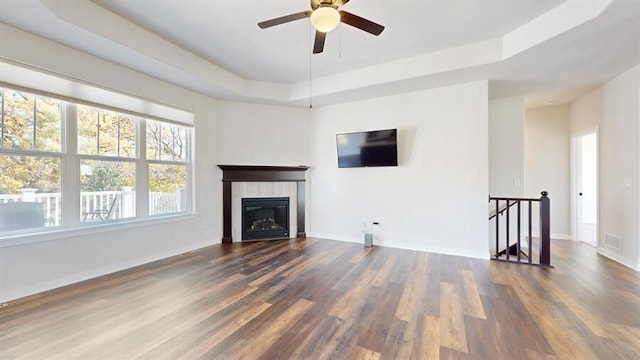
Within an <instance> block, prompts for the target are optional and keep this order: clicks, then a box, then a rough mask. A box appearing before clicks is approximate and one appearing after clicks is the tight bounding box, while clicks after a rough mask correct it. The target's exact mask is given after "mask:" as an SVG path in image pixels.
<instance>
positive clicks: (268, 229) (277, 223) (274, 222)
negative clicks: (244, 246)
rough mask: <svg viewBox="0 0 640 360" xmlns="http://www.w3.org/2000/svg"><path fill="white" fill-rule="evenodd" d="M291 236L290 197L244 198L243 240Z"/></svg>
mask: <svg viewBox="0 0 640 360" xmlns="http://www.w3.org/2000/svg"><path fill="white" fill-rule="evenodd" d="M288 237H289V198H288V197H269V198H242V241H252V240H265V239H282V238H288Z"/></svg>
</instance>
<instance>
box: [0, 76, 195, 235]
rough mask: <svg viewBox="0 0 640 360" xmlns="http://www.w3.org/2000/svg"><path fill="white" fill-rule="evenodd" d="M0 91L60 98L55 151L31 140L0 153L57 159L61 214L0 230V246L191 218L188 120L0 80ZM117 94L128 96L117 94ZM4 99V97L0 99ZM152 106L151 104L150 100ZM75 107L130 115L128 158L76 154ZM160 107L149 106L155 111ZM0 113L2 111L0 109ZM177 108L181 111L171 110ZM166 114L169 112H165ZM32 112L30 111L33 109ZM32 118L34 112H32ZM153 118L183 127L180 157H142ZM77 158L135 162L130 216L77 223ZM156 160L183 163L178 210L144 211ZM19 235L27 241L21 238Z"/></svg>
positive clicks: (189, 133) (78, 202)
mask: <svg viewBox="0 0 640 360" xmlns="http://www.w3.org/2000/svg"><path fill="white" fill-rule="evenodd" d="M0 89H2V90H4V89H10V90H13V91H18V92H25V93H29V94H30V95H34V96H36V99H37V97H48V98H53V99H55V100H59V101H61V104H62V105H61V120H60V121H61V124H60V141H61V149H60V151H59V152H49V151H42V150H36V149H35V146H36V144H37V143H36V142H34V149H31V150H29V149H15V148H5V147H3V146H0V156H35V157H49V158H51V157H53V158H58V159H60V163H61V175H60V177H61V184H60V193H61V195H60V204H61V205H60V207H61V209H60V212H61V214H62V216H61V218H62V220H61V223H60V225H59V226H53V227H52V226H45V227H42V228H32V229H24V230H16V231H4V232H0V247H3V246H7V245H8V246H11V245H15V244H16V243H18V244H19V243H25V242H26V243H29V242H37V241H44V240H49V239H55V238H60V237H64V236H61V235H60V234H63V233H66V234H68V233H77V232H81V233H85V232H86V231H90V229H95V230H99V231H104V229H105V228H108V229H112V228H120V227H123V226H124V227H128V225H127V226H125V224H130V225H131V226H139V225H137V224H140V223H143V222H144V223H146V222H149V221H152V222H164V221H173V220H172V219H174V218H181V217H185V216H187V217H188V216H193V214H194V206H193V181H192V179H193V171H194V166H193V163H192V159H193V150H194V148H193V142H192V137H193V135H194V132H195V129H194V127H193V125H192V124H189V123H182V122H176V121H172V120H169V119H163V118H159V117H158V116H156V115H149V116H146V115H145V114H140V113H137V112H132V111H128V110H126V109H119V108H116V107H113V106H109V105H108V104H95V103H88V102H86V101H82V100H77V99H69V98H67V97H65V96H64V95H60V96H56V95H55V94H50V93H47V92H42V91H38V90H35V89H30V88H24V87H22V86H14V85H10V84H5V83H2V82H0ZM118 96H119V97H122V96H129V95H123V94H118ZM131 99H133V100H137V101H140V99H137V98H134V97H131ZM2 102H4V96H3V97H2ZM151 104H153V103H151ZM77 105H82V106H90V107H94V108H98V109H101V110H105V111H113V112H116V113H122V114H125V115H128V116H132V117H133V118H134V120H135V126H136V144H135V147H136V150H135V153H136V155H135V156H134V157H120V156H110V155H89V154H81V153H80V151H79V149H78V139H79V134H78V122H79V118H78V111H77ZM158 107H160V108H161V107H162V106H160V105H156V106H155V108H154V109H155V110H156V111H157V108H158ZM0 111H3V109H0ZM175 111H177V112H183V111H182V110H177V109H175ZM169 113H171V111H169ZM34 114H35V113H34ZM34 116H35V115H34ZM147 120H153V121H159V122H161V123H163V124H168V125H177V126H180V127H182V128H184V130H185V145H184V150H185V152H186V156H185V161H184V162H183V161H167V160H148V159H146V147H147V145H146V132H145V131H146V121H147ZM33 132H34V135H33V136H34V137H35V136H36V132H37V131H36V128H35V125H34V128H33ZM83 160H96V161H116V162H127V163H133V164H134V166H135V196H136V201H135V202H136V203H135V216H134V217H129V218H123V219H116V220H110V221H104V222H100V223H97V222H96V223H85V222H82V221H81V216H82V214H81V203H80V201H81V192H82V191H81V190H82V189H81V186H80V173H81V171H80V164H81V162H82V161H83ZM151 163H161V164H167V163H168V164H176V165H182V166H185V167H186V169H185V171H186V174H185V186H186V190H185V193H186V208H185V209H183V210H182V211H180V212H171V213H162V214H157V215H152V216H150V215H149V173H148V169H149V164H151ZM25 239H29V240H27V241H25Z"/></svg>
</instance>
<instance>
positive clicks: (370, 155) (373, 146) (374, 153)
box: [336, 129, 398, 168]
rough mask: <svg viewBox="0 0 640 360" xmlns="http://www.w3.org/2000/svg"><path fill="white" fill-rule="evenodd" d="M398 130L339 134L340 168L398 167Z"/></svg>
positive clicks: (337, 141) (337, 136)
mask: <svg viewBox="0 0 640 360" xmlns="http://www.w3.org/2000/svg"><path fill="white" fill-rule="evenodd" d="M397 132H398V131H397V129H386V130H376V131H363V132H354V133H346V134H337V135H336V143H337V145H338V167H339V168H353V167H369V166H371V167H373V166H398V145H397Z"/></svg>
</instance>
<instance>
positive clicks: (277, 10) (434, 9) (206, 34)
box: [0, 0, 640, 106]
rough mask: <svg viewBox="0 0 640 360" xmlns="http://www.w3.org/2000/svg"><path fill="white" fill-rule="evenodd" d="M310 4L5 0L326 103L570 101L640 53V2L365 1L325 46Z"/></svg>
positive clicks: (201, 88)
mask: <svg viewBox="0 0 640 360" xmlns="http://www.w3.org/2000/svg"><path fill="white" fill-rule="evenodd" d="M308 9H309V2H308V1H305V0H287V1H284V0H260V1H257V0H238V1H228V0H226V1H221V0H91V1H86V0H85V1H82V0H0V22H2V23H5V24H7V25H10V26H14V27H17V28H20V29H23V30H26V31H29V32H32V33H35V34H37V35H40V36H43V37H45V38H50V39H52V40H54V41H57V42H60V43H63V44H66V45H68V46H71V47H73V48H76V49H79V50H82V51H85V52H88V53H90V54H93V55H96V56H100V57H103V58H105V59H107V60H110V61H113V62H116V63H119V64H121V65H124V66H127V67H130V68H132V69H135V70H138V71H141V72H144V73H147V74H149V75H151V76H154V77H157V78H160V79H163V80H167V81H170V82H173V83H176V84H178V85H180V86H183V87H186V88H190V89H192V90H195V91H198V92H200V93H203V94H206V95H211V96H215V97H218V98H225V99H232V100H240V101H254V102H263V103H279V104H288V105H296V106H300V105H305V104H308V102H309V100H308V97H309V82H308V81H309V78H310V77H311V78H312V79H313V81H312V86H313V88H314V89H315V90H314V92H313V97H314V104H315V105H316V106H318V105H325V104H332V103H338V102H344V101H350V100H358V99H363V98H367V97H373V96H382V95H388V94H395V93H399V92H404V91H412V90H418V89H424V88H431V87H436V86H443V85H449V84H455V83H460V82H469V81H476V80H484V79H488V80H490V92H491V96H492V97H504V96H526V97H527V101H528V104H529V105H530V106H541V105H545V104H548V103H550V102H553V103H565V102H569V101H571V100H573V99H575V98H576V97H577V96H580V95H582V94H584V93H585V92H586V91H588V90H590V89H592V88H593V87H595V86H597V85H599V84H601V83H602V82H604V81H606V80H609V79H610V78H612V77H613V76H615V75H617V74H619V73H620V72H622V71H624V70H626V69H628V68H630V67H632V66H633V65H635V64H638V63H640V0H423V1H418V0H413V1H412V0H394V1H391V0H386V1H381V0H351V1H350V2H349V3H348V4H346V5H345V6H344V7H343V9H344V10H346V11H349V12H351V13H354V14H357V15H359V16H362V17H365V18H367V19H369V20H372V21H374V22H377V23H380V24H382V25H384V26H385V27H386V28H385V30H384V32H383V33H382V34H381V35H380V36H378V37H375V36H372V35H370V34H368V33H365V32H363V31H360V30H358V29H355V28H353V27H350V26H348V25H342V26H340V27H338V29H336V30H334V31H333V32H331V33H329V34H328V36H327V41H326V45H325V51H324V53H322V54H317V55H311V46H312V42H313V31H312V28H311V25H310V24H309V21H308V19H303V20H299V21H295V22H291V23H287V24H283V25H279V26H276V27H273V28H269V29H264V30H263V29H260V28H258V26H257V25H256V24H257V23H258V22H259V21H263V20H267V19H270V18H274V17H279V16H283V15H288V14H291V13H296V12H301V11H305V10H308Z"/></svg>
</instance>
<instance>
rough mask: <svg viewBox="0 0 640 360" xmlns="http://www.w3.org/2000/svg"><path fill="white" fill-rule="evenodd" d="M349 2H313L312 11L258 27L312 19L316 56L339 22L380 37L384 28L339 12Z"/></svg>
mask: <svg viewBox="0 0 640 360" xmlns="http://www.w3.org/2000/svg"><path fill="white" fill-rule="evenodd" d="M348 2H349V0H311V10H307V11H302V12H299V13H295V14H291V15H286V16H281V17H277V18H275V19H271V20H266V21H262V22H259V23H258V26H259V27H260V28H261V29H266V28H269V27H272V26H276V25H280V24H284V23H288V22H291V21H296V20H300V19H304V18H307V17H310V18H311V23H312V24H313V27H314V28H315V29H316V36H315V41H314V44H313V53H314V54H319V53H321V52H322V51H323V50H324V40H325V37H326V36H327V33H328V32H329V31H331V30H333V29H335V28H336V26H338V23H339V22H343V23H345V24H347V25H351V26H353V27H355V28H358V29H360V30H363V31H366V32H368V33H370V34H373V35H375V36H378V35H380V33H381V32H382V30H384V26H382V25H380V24H376V23H374V22H373V21H370V20H367V19H365V18H361V17H360V16H357V15H354V14H352V13H350V12H346V11H344V10H338V8H339V7H340V6H343V5H345V4H346V3H348Z"/></svg>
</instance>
